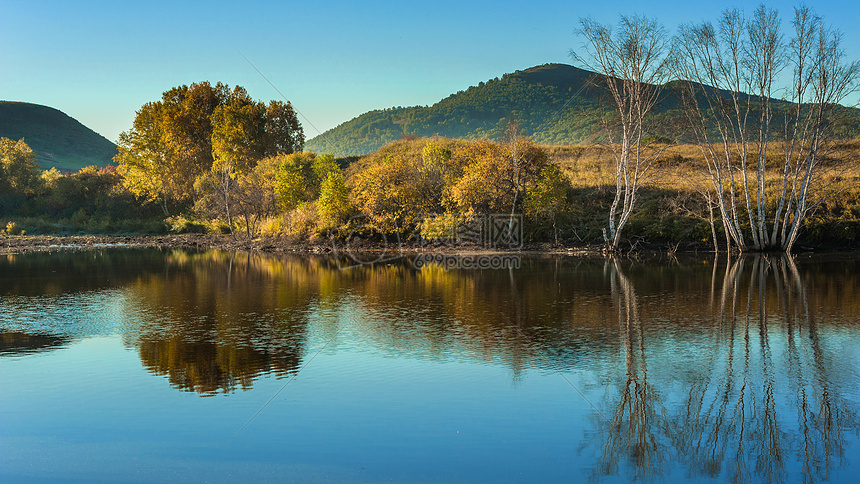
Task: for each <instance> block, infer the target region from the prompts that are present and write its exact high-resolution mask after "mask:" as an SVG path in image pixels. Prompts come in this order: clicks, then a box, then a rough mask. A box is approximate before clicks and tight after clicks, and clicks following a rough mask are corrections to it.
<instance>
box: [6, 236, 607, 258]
mask: <svg viewBox="0 0 860 484" xmlns="http://www.w3.org/2000/svg"><path fill="white" fill-rule="evenodd" d="M104 247H156V248H177V249H189V250H209V249H220V250H245V251H259V252H270V253H278V252H298V253H308V254H328V253H338V252H342V253H346V252H349V251H352V252H361V253H378V252H383V251H395V252H403V253H426V252H444V253H464V252H467V253H470V254H474V253H484V252H496V251H490V250H487V249H485V248H482V247H469V246H456V247H447V246H442V247H439V246H430V247H425V246H420V245H419V246H415V245H412V244H409V243H399V242H397V243H394V242H391V243H384V242H380V241H352V242H351V243H350V244H349V245H347V244H344V243H343V242H331V241H328V240H323V241H319V242H317V243H312V242H304V241H293V240H289V239H285V238H260V239H253V240H251V239H248V238H245V237H239V236H237V237H233V236H230V235H216V234H181V235H130V236H108V235H70V236H51V235H23V236H19V235H15V236H0V254H22V253H29V252H53V251H57V250H88V249H95V248H104ZM601 250H602V247H600V246H583V247H555V246H552V245H551V244H534V245H527V246H525V247H523V248H522V250H521V251H525V252H540V253H548V254H574V255H600V254H601Z"/></svg>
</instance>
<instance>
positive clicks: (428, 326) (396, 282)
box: [0, 250, 860, 483]
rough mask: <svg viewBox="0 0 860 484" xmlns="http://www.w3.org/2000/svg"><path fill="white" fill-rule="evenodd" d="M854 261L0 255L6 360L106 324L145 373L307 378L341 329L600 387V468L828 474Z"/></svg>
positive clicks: (192, 384) (750, 475)
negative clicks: (417, 265)
mask: <svg viewBox="0 0 860 484" xmlns="http://www.w3.org/2000/svg"><path fill="white" fill-rule="evenodd" d="M858 269H860V268H858V262H857V259H856V258H851V257H848V258H842V259H834V260H828V259H826V258H819V259H812V260H810V261H808V262H807V261H804V262H803V263H802V264H800V263H799V262H798V261H797V260H795V259H793V258H789V257H784V256H782V257H774V256H770V257H769V256H750V257H741V258H736V259H731V260H717V261H712V260H688V261H682V262H678V261H673V262H672V263H670V264H641V263H632V262H629V261H623V260H619V259H609V260H606V261H603V260H600V261H582V260H576V259H569V258H546V259H540V258H525V259H524V260H523V263H522V266H521V268H520V269H519V270H487V271H446V270H444V269H442V268H440V267H436V266H433V265H429V266H426V267H424V268H423V269H422V270H420V271H418V270H415V269H414V268H413V267H412V266H411V265H410V264H409V263H408V261H400V262H394V263H391V264H386V265H376V266H362V267H356V268H353V269H351V270H346V271H343V270H338V264H337V262H336V261H334V260H332V259H327V258H322V257H300V256H279V257H274V256H265V255H260V254H248V253H231V252H218V251H211V252H202V253H190V252H184V251H170V252H160V251H132V250H116V251H107V250H106V251H100V252H91V253H76V254H53V255H43V254H39V255H32V256H29V255H28V256H16V257H15V258H7V259H0V356H3V355H6V356H8V355H17V354H23V353H25V352H32V351H36V350H39V351H48V350H50V349H51V348H58V347H61V346H62V345H68V344H70V342H72V341H74V340H75V339H76V338H85V337H87V336H88V335H92V334H103V333H104V332H105V331H107V330H106V329H105V327H108V328H109V329H110V330H111V331H115V334H118V335H120V336H121V338H122V340H123V342H124V344H125V345H126V346H127V347H128V348H130V349H132V350H133V351H135V352H136V353H137V355H139V358H140V361H141V363H142V365H143V366H144V367H145V368H146V369H147V370H149V371H150V372H152V373H153V374H156V375H160V376H163V377H165V378H166V379H167V380H168V381H169V382H170V384H171V385H172V386H173V387H174V388H176V389H180V390H183V391H190V392H197V393H198V394H200V395H204V396H205V395H215V394H220V393H230V392H235V391H239V390H243V389H249V388H251V387H252V386H253V384H254V381H255V380H256V379H258V378H260V377H261V376H264V375H270V374H274V375H276V376H279V377H290V376H292V375H295V374H296V373H297V372H298V371H299V369H300V368H301V367H302V365H303V364H305V363H306V362H307V361H308V360H309V357H310V354H311V352H316V351H318V350H319V348H320V347H321V346H322V345H323V344H328V343H331V346H330V349H331V351H332V352H335V353H336V352H338V351H344V352H345V353H346V352H350V351H352V352H372V353H377V354H383V355H385V356H389V357H391V358H399V359H420V360H425V361H431V362H434V361H466V362H469V363H479V364H485V365H494V366H500V367H504V368H507V369H509V371H510V375H511V378H512V380H513V381H514V382H519V381H523V380H525V379H528V378H540V377H543V376H547V375H555V374H556V373H562V374H563V375H564V376H565V378H566V379H568V380H569V381H571V382H572V383H573V384H575V385H578V386H579V387H583V388H585V386H588V388H585V390H586V393H588V395H589V398H590V401H589V403H590V404H593V405H594V409H593V410H594V411H593V412H592V414H591V415H590V417H591V420H590V424H589V428H590V430H589V431H588V432H589V434H588V439H586V442H587V443H586V446H591V447H592V450H593V451H594V453H595V454H596V455H597V459H596V460H595V461H594V462H592V463H591V467H592V471H593V477H595V478H597V479H600V478H603V477H605V476H612V475H621V476H624V477H627V478H631V479H638V478H643V479H644V478H651V477H658V476H662V475H666V474H667V473H672V472H675V473H677V472H679V471H678V465H679V463H680V465H681V466H682V467H683V471H682V472H683V474H684V475H685V476H692V477H703V478H720V479H725V480H730V481H732V482H739V483H740V482H750V481H768V482H779V481H782V480H786V479H789V478H790V477H791V476H793V475H796V474H800V475H802V476H803V479H802V480H804V481H806V482H813V481H818V480H822V479H827V478H828V476H829V475H830V473H831V472H832V471H833V470H834V469H836V468H838V467H839V466H841V465H842V463H843V459H844V458H845V456H846V455H847V454H849V452H850V451H851V449H850V442H851V439H850V438H849V437H850V436H851V434H852V433H856V432H858V431H860V425H858V418H857V412H858V407H860V402H858V401H857V398H856V395H857V394H858V382H860V375H858V365H857V353H858V352H857V347H858V343H857V341H858V333H860V324H858V323H860V301H858V299H857V297H856V295H857V294H858V293H860V270H858ZM88 301H89V302H88ZM108 306H111V307H116V308H118V309H117V310H116V311H114V312H108V311H107V310H106V309H104V308H106V307H108ZM69 308H71V309H69ZM105 325H107V326H105ZM82 328H83V329H82ZM360 370H361V371H368V372H372V371H374V369H373V368H365V369H360ZM560 384H563V382H562V383H560ZM573 398H579V397H578V396H574V397H573ZM570 418H571V419H576V420H579V419H582V418H583V416H582V415H581V414H573V415H571V417H570Z"/></svg>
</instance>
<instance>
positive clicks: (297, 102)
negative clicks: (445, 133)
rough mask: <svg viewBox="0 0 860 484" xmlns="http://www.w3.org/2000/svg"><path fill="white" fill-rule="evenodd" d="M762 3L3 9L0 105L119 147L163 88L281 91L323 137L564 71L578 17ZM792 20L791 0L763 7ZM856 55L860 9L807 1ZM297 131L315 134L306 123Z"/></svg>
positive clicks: (691, 16) (5, 1) (688, 14)
mask: <svg viewBox="0 0 860 484" xmlns="http://www.w3.org/2000/svg"><path fill="white" fill-rule="evenodd" d="M759 3H760V2H757V1H756V2H753V1H737V2H733V3H719V2H699V1H695V0H686V1H678V0H666V1H661V0H658V1H651V2H641V1H618V2H615V1H612V2H609V1H599V0H598V1H593V0H592V1H578V0H577V1H567V2H546V1H540V0H537V1H534V2H524V1H522V2H510V1H505V0H496V1H487V2H468V1H467V2H463V3H461V2H455V1H447V0H442V1H437V2H421V3H413V2H404V1H396V2H395V1H391V2H388V1H368V2H330V1H324V0H321V1H313V2H310V1H304V2H289V1H287V2H284V1H281V2H262V1H245V2H238V1H230V2H182V1H169V2H163V1H149V2H123V1H117V0H111V1H80V2H76V1H43V0H23V1H22V0H2V2H0V66H2V68H0V99H2V100H9V101H26V102H32V103H37V104H44V105H48V106H52V107H55V108H57V109H60V110H62V111H64V112H65V113H66V114H68V115H70V116H72V117H74V118H76V119H78V120H79V121H81V122H82V123H84V124H85V125H87V126H89V127H90V128H92V129H94V130H95V131H97V132H99V133H100V134H102V135H104V136H105V137H107V138H108V139H110V140H112V141H115V140H116V139H117V136H118V134H119V133H120V132H121V131H124V130H127V129H129V128H130V127H131V123H132V120H133V119H134V112H135V110H136V109H138V108H140V106H142V105H143V104H144V103H146V102H149V101H154V100H157V99H159V98H160V97H161V93H162V92H163V91H166V90H168V89H170V88H171V87H174V86H178V85H182V84H190V83H192V82H197V81H203V80H208V81H211V82H213V83H214V82H217V81H221V82H225V83H227V84H230V85H231V86H232V85H241V86H244V87H245V88H246V89H247V90H248V92H249V93H250V94H251V96H252V97H254V98H255V99H259V100H265V101H268V100H270V99H280V95H279V94H278V93H277V92H276V91H275V90H274V89H273V88H272V87H271V86H270V85H269V84H268V83H267V82H266V81H265V80H264V79H263V78H262V77H261V76H260V74H258V73H257V71H255V70H254V68H252V67H251V66H250V65H249V64H248V62H246V60H245V59H244V58H243V57H242V56H243V55H244V56H245V57H247V58H248V59H249V60H250V61H251V62H252V63H253V64H254V65H255V66H256V67H257V68H258V69H259V70H260V71H261V72H262V73H263V74H265V76H266V77H267V78H268V79H269V80H270V81H271V82H272V83H273V84H274V85H275V86H277V88H278V89H279V90H280V91H281V92H283V93H284V94H285V95H286V97H287V98H288V99H289V100H290V101H291V102H292V103H293V106H294V107H296V108H297V109H298V110H299V112H300V113H301V114H302V115H303V116H304V117H305V118H307V120H309V121H310V123H312V124H313V126H315V127H316V128H317V129H319V130H320V131H325V130H327V129H329V128H332V127H334V126H337V125H338V124H340V123H342V122H345V121H348V120H349V119H351V118H353V117H355V116H358V115H359V114H361V113H363V112H365V111H368V110H371V109H377V108H386V107H392V106H412V105H425V104H428V105H429V104H433V103H435V102H436V101H438V100H439V99H441V98H443V97H445V96H447V95H449V94H451V93H453V92H457V91H459V90H462V89H465V88H467V87H468V86H470V85H474V84H477V83H478V82H479V81H486V80H487V79H491V78H493V77H496V76H501V75H502V74H504V73H506V72H513V71H515V70H518V69H526V68H528V67H532V66H535V65H540V64H544V63H549V62H561V63H572V61H571V60H570V57H569V55H568V52H569V50H570V49H571V48H577V47H578V46H579V45H580V44H581V40H580V39H578V38H577V37H575V36H574V33H573V31H574V29H575V28H576V26H577V22H578V19H579V18H580V17H583V16H592V17H594V18H595V19H597V20H598V21H601V22H603V23H615V22H616V21H617V20H618V16H619V14H622V13H623V14H632V13H639V14H645V15H649V16H652V17H656V18H657V19H659V20H660V21H662V22H663V23H664V25H665V26H666V27H667V29H668V30H669V31H670V32H674V31H675V29H676V27H677V25H678V24H680V23H687V22H698V21H701V20H704V19H709V20H713V21H715V20H716V19H717V17H718V15H719V14H720V12H721V11H722V10H724V9H725V8H726V7H728V6H737V7H739V8H742V9H744V10H745V11H747V12H752V11H753V10H754V9H755V7H756V6H757V5H758V4H759ZM766 4H767V5H768V6H771V7H775V8H777V9H778V10H779V11H780V14H781V16H782V18H783V20H784V23H785V24H786V25H787V24H788V20H789V19H790V18H791V16H792V15H793V7H794V6H795V5H797V3H796V2H784V1H779V2H767V3H766ZM807 4H808V5H809V6H811V7H812V8H814V9H815V10H816V11H817V12H818V14H819V15H822V16H823V17H824V18H825V21H827V22H828V23H831V24H833V25H834V26H835V27H837V28H839V29H841V30H842V31H843V33H844V34H845V37H844V46H845V48H846V50H847V51H848V54H849V57H850V58H851V59H860V30H859V29H857V24H858V23H860V6H858V5H860V2H857V1H847V0H845V1H843V0H839V1H832V2H830V1H828V2H824V1H819V2H807ZM305 118H300V120H301V121H302V124H303V125H304V129H305V135H306V136H307V138H309V139H310V138H312V137H314V136H316V135H317V134H318V133H317V131H316V130H315V129H314V127H312V126H311V124H309V123H308V121H306V120H305Z"/></svg>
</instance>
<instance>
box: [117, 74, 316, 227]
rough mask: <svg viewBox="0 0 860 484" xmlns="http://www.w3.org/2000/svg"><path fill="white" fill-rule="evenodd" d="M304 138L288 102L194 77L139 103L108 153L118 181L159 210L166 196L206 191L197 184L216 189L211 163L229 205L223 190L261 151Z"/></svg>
mask: <svg viewBox="0 0 860 484" xmlns="http://www.w3.org/2000/svg"><path fill="white" fill-rule="evenodd" d="M303 145H304V134H303V132H302V128H301V125H300V124H299V122H298V119H297V118H296V115H295V112H294V110H293V108H292V106H291V105H290V103H288V102H287V103H283V102H279V101H271V102H269V104H268V105H266V104H263V103H261V102H255V101H253V100H252V99H251V98H250V96H249V95H248V93H247V91H245V89H243V88H241V87H238V86H237V87H234V88H232V89H231V88H230V87H229V86H227V85H225V84H222V83H218V84H216V85H215V86H212V85H211V84H210V83H209V82H201V83H195V84H191V85H190V86H184V85H183V86H179V87H175V88H172V89H170V90H169V91H165V92H164V93H163V95H162V98H161V100H159V101H156V102H151V103H147V104H145V105H144V106H143V107H142V108H141V109H140V110H138V111H137V114H136V116H135V120H134V124H133V126H132V128H131V129H130V130H129V131H126V132H124V133H122V134H121V135H120V138H119V143H118V149H119V154H118V155H117V156H116V157H115V160H116V162H117V164H118V166H119V172H120V173H121V174H122V176H123V183H124V185H125V186H126V187H127V188H129V190H131V191H132V192H134V193H135V194H136V195H137V196H139V197H142V198H145V199H149V200H159V201H160V202H161V205H162V208H163V210H164V212H165V214H168V213H169V208H168V207H169V204H170V203H186V202H195V201H199V200H200V199H201V197H204V196H205V195H206V194H205V193H203V192H200V190H213V189H215V188H214V187H215V185H213V183H214V182H215V181H216V180H215V178H216V177H215V176H214V175H213V168H214V171H215V172H217V173H218V174H219V175H221V176H220V178H219V179H218V180H217V181H218V183H219V184H220V186H221V189H220V192H221V195H225V196H224V197H222V198H224V204H225V206H224V211H225V212H229V210H227V205H228V204H229V197H227V196H226V194H227V193H229V191H230V190H231V188H232V186H233V181H235V177H237V176H239V175H240V174H241V173H244V172H246V170H247V169H249V168H252V167H253V166H254V165H255V163H256V162H257V161H259V160H261V159H263V158H265V157H267V156H272V155H275V154H278V153H292V152H293V151H297V150H301V148H302V146H303ZM216 158H217V159H216ZM225 177H226V178H225ZM201 178H206V179H207V180H208V182H205V183H204V182H201ZM202 205H206V206H208V205H210V204H208V203H202ZM224 215H227V214H224Z"/></svg>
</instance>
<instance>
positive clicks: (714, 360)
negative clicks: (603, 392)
mask: <svg viewBox="0 0 860 484" xmlns="http://www.w3.org/2000/svg"><path fill="white" fill-rule="evenodd" d="M607 266H608V268H609V272H610V274H611V281H612V297H613V300H614V302H615V305H616V312H617V315H618V321H619V337H620V345H621V347H622V348H623V355H624V370H625V376H624V378H618V379H617V380H616V386H617V387H618V390H617V394H616V395H615V396H614V398H611V399H610V400H611V402H608V403H609V404H610V408H612V409H613V410H612V412H610V415H611V417H610V418H608V419H606V420H603V421H600V420H597V421H598V422H599V425H600V426H602V428H603V432H602V434H603V440H602V441H603V448H602V458H601V460H600V462H599V464H598V466H597V467H596V469H595V471H596V475H598V476H599V475H612V474H617V473H619V472H620V471H619V464H622V466H623V467H624V468H625V472H626V473H628V474H629V477H632V478H642V477H657V476H659V475H661V473H662V464H663V463H664V462H665V461H666V459H667V458H672V459H673V460H674V459H677V461H678V462H684V463H686V465H687V466H688V468H689V472H688V473H687V475H688V476H703V477H709V478H719V477H723V478H725V479H727V480H729V481H731V482H738V483H740V482H761V481H764V482H783V481H784V480H785V479H786V478H787V476H789V475H791V474H792V473H797V472H798V471H799V472H800V473H801V474H802V480H803V482H817V481H820V480H826V479H827V478H828V477H829V475H830V472H831V471H832V470H833V469H834V466H837V465H839V464H840V463H842V462H843V459H844V457H845V454H846V451H847V448H846V446H847V439H846V435H847V434H849V433H851V432H855V433H856V432H857V431H858V430H860V425H858V419H857V402H856V401H854V402H852V401H851V400H850V399H848V398H846V396H848V395H851V394H852V393H851V392H852V390H853V388H851V387H852V386H854V385H853V384H848V385H846V383H847V382H850V381H851V380H854V381H856V378H857V375H856V373H854V371H856V368H854V369H852V368H850V363H848V365H849V366H848V367H839V365H838V362H837V361H834V359H833V356H834V355H828V349H827V348H825V347H824V345H823V344H822V334H821V331H820V327H819V323H818V321H817V318H816V317H815V316H814V315H813V314H812V312H811V311H810V301H809V299H810V296H809V291H808V289H807V286H806V284H805V282H804V280H803V278H802V277H801V275H800V271H799V270H798V267H797V265H796V263H795V261H794V259H792V258H790V257H787V256H781V257H769V256H764V255H758V256H751V257H743V258H739V259H737V260H734V261H729V262H728V263H727V264H726V266H725V273H724V275H723V278H722V288H721V290H720V292H719V296H718V298H715V300H714V306H715V307H713V309H712V314H713V326H712V328H711V331H710V334H709V335H708V341H707V344H698V345H696V347H697V352H696V353H698V354H696V355H695V358H696V359H698V360H699V361H698V364H697V362H695V361H691V362H690V366H689V367H688V368H687V371H679V372H672V373H673V374H672V373H670V374H664V375H660V376H658V378H657V379H656V381H654V379H651V380H649V373H648V365H647V361H648V360H649V359H650V360H657V359H661V358H667V357H672V356H673V355H672V354H667V352H666V351H665V346H663V345H661V344H660V342H659V340H660V339H661V337H665V335H663V334H661V332H659V331H657V332H650V331H644V330H643V326H647V325H649V324H650V323H652V322H653V321H654V320H649V319H647V318H643V317H642V316H641V315H640V306H641V303H640V301H639V300H638V298H637V295H636V290H635V288H634V285H633V283H632V282H631V280H630V278H629V277H627V275H625V273H624V270H622V267H621V264H620V263H619V261H617V260H612V261H610V262H607ZM715 268H716V266H715ZM713 274H714V276H713V277H714V282H713V283H712V287H715V288H716V287H718V281H716V278H717V272H716V271H714V273H713ZM855 322H856V318H855ZM679 324H683V322H682V321H679ZM854 336H855V337H856V333H855V334H854ZM834 343H835V342H834ZM836 344H838V343H836ZM702 363H704V364H702ZM845 370H849V371H851V373H850V374H847V375H846V374H843V372H844V371H845ZM852 370H853V371H852ZM679 386H680V387H681V388H686V389H687V390H686V391H679V390H678V388H679ZM840 387H841V388H840ZM797 462H799V463H800V469H793V470H790V469H789V468H790V467H791V466H793V465H796V463H797Z"/></svg>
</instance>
